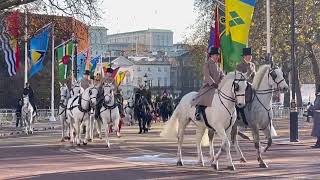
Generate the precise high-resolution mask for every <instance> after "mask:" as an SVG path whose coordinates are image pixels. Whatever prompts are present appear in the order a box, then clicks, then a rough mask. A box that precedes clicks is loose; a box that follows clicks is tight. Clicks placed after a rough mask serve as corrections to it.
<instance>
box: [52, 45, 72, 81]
mask: <svg viewBox="0 0 320 180" xmlns="http://www.w3.org/2000/svg"><path fill="white" fill-rule="evenodd" d="M56 53H57V55H56V57H57V60H58V69H59V71H58V72H59V75H58V76H59V81H63V80H65V79H67V78H68V77H69V76H70V74H71V69H72V68H71V66H72V62H71V57H72V56H74V42H73V41H72V40H69V41H67V42H66V43H64V44H63V45H62V46H60V47H58V48H57V49H56Z"/></svg>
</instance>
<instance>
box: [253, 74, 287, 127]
mask: <svg viewBox="0 0 320 180" xmlns="http://www.w3.org/2000/svg"><path fill="white" fill-rule="evenodd" d="M274 70H275V69H272V70H271V71H270V70H269V73H268V80H269V78H270V76H271V78H272V80H273V81H274V82H275V83H276V84H277V88H279V84H280V83H282V82H283V81H285V79H284V78H282V79H281V80H280V81H279V82H277V81H276V77H272V75H271V73H273V72H274ZM254 91H255V92H254V97H256V98H257V100H258V102H259V103H260V104H261V106H262V107H263V108H264V109H265V110H266V111H267V112H268V120H269V123H268V125H267V126H266V127H265V128H263V129H260V130H262V131H263V130H265V129H267V127H268V126H270V127H271V117H270V111H271V109H272V107H270V108H269V109H267V108H266V107H265V105H264V104H263V103H262V102H261V101H260V99H259V97H258V96H257V95H266V94H271V93H273V92H276V91H277V89H273V88H271V89H265V90H258V89H257V90H254ZM254 97H253V99H254Z"/></svg>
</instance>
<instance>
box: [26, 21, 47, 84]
mask: <svg viewBox="0 0 320 180" xmlns="http://www.w3.org/2000/svg"><path fill="white" fill-rule="evenodd" d="M51 30H52V24H48V25H46V26H45V27H44V28H42V30H41V32H39V33H38V34H36V35H34V36H33V37H32V38H31V39H30V47H29V59H30V65H31V68H30V70H29V73H28V74H29V75H28V78H31V77H32V76H33V75H35V74H37V73H38V72H40V71H41V70H42V68H43V65H42V62H43V60H44V58H45V55H46V53H47V50H48V43H49V36H50V33H51Z"/></svg>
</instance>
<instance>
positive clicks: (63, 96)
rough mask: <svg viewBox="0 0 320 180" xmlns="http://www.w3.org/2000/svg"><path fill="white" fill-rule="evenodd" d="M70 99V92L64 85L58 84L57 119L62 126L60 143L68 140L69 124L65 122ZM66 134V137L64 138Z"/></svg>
mask: <svg viewBox="0 0 320 180" xmlns="http://www.w3.org/2000/svg"><path fill="white" fill-rule="evenodd" d="M69 98H70V92H69V89H68V86H67V85H66V84H63V85H62V84H60V103H59V113H58V115H59V119H60V121H61V125H62V133H61V142H64V140H65V139H68V138H70V124H69V123H68V122H67V103H68V99H69ZM65 131H66V132H68V137H66V136H65Z"/></svg>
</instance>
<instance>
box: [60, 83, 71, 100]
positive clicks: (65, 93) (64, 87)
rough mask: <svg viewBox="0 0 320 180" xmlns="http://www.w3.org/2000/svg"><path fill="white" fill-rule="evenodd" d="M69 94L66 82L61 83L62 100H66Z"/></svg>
mask: <svg viewBox="0 0 320 180" xmlns="http://www.w3.org/2000/svg"><path fill="white" fill-rule="evenodd" d="M68 96H69V90H68V86H67V85H66V84H63V85H61V87H60V97H61V99H60V100H61V101H65V100H66V99H68Z"/></svg>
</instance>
